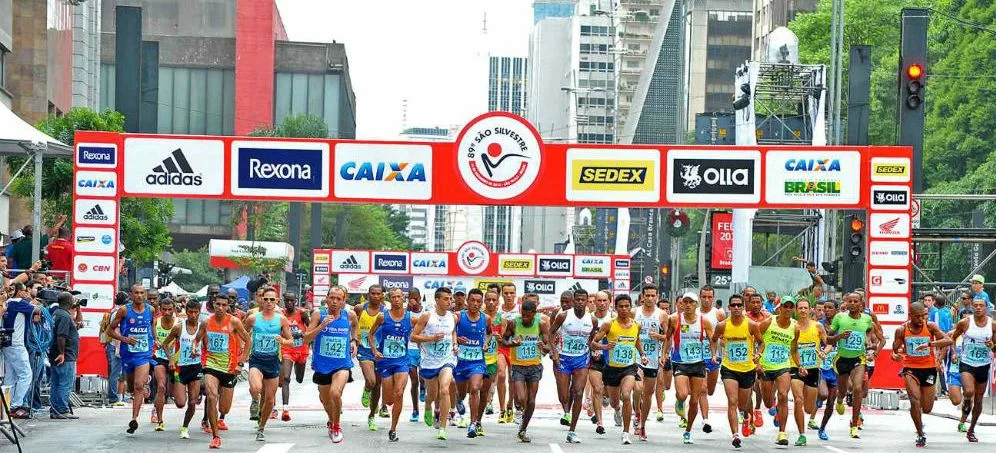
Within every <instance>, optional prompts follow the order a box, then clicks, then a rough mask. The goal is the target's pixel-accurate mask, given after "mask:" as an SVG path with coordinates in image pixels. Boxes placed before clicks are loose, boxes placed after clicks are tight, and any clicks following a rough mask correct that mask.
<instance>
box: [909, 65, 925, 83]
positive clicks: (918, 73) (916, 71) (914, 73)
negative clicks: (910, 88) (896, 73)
mask: <svg viewBox="0 0 996 453" xmlns="http://www.w3.org/2000/svg"><path fill="white" fill-rule="evenodd" d="M906 77H909V78H910V80H916V79H919V78H920V77H923V66H920V65H919V64H917V63H913V64H911V65H909V66H907V67H906Z"/></svg>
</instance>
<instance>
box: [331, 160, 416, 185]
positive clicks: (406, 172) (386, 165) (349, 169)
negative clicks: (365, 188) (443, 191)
mask: <svg viewBox="0 0 996 453" xmlns="http://www.w3.org/2000/svg"><path fill="white" fill-rule="evenodd" d="M339 176H341V177H342V179H345V180H347V181H398V182H411V181H421V182H425V180H426V178H425V166H423V165H422V164H421V163H419V162H346V163H345V164H343V165H342V167H340V168H339Z"/></svg>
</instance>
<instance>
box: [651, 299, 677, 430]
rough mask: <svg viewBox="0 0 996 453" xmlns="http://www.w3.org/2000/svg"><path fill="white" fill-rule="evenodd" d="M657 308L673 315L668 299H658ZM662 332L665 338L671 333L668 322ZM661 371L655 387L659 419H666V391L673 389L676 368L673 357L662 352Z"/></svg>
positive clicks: (666, 315) (659, 420) (667, 315)
mask: <svg viewBox="0 0 996 453" xmlns="http://www.w3.org/2000/svg"><path fill="white" fill-rule="evenodd" d="M657 308H660V309H661V312H662V313H663V314H664V316H665V317H669V316H671V301H669V300H667V299H660V300H658V301H657ZM661 327H662V329H661V334H663V335H664V337H665V338H667V337H669V336H670V335H671V333H670V332H668V331H667V323H665V324H664V325H663V326H661ZM659 369H660V371H659V372H658V374H657V388H656V389H655V392H654V393H655V394H656V400H657V421H658V422H663V421H664V391H666V390H671V381H672V380H673V379H674V370H672V369H671V358H670V357H668V356H667V354H661V360H660V365H659Z"/></svg>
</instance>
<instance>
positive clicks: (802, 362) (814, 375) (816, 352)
mask: <svg viewBox="0 0 996 453" xmlns="http://www.w3.org/2000/svg"><path fill="white" fill-rule="evenodd" d="M809 306H810V301H809V299H807V298H805V297H800V298H799V302H798V305H797V306H796V313H797V315H798V320H797V321H796V324H795V326H796V330H797V331H798V333H799V335H798V338H799V340H798V352H799V354H798V358H799V361H795V359H794V358H793V361H792V399H793V401H794V403H795V406H794V408H793V411H794V415H795V424H796V426H797V427H798V428H799V439H798V440H796V443H795V444H796V445H797V446H804V445H806V424H805V422H806V414H810V416H811V417H815V416H816V397H817V396H818V395H819V392H820V391H819V385H820V375H821V374H822V373H821V372H820V362H821V361H822V359H823V345H824V344H826V340H827V332H826V329H824V328H823V324H820V323H819V322H818V321H816V320H814V319H812V314H813V312H812V310H810V308H809ZM803 371H805V373H804V372H803Z"/></svg>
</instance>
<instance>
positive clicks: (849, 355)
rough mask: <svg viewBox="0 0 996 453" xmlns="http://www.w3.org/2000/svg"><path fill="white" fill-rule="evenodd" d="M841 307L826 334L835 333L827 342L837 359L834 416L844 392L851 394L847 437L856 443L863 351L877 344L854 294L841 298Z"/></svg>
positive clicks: (835, 364) (841, 402)
mask: <svg viewBox="0 0 996 453" xmlns="http://www.w3.org/2000/svg"><path fill="white" fill-rule="evenodd" d="M844 306H845V307H846V309H847V311H846V312H841V313H837V315H836V316H834V318H833V321H831V323H830V330H831V331H833V332H835V334H834V335H831V336H830V337H829V338H828V339H827V342H828V343H829V344H832V345H837V358H836V359H835V361H834V371H836V372H837V380H838V382H839V383H840V389H839V390H838V395H837V405H838V407H837V412H838V413H842V412H843V411H842V410H840V408H841V407H843V400H844V397H845V395H847V392H848V389H851V390H852V391H853V392H854V396H853V400H852V401H853V404H851V424H850V426H851V437H852V438H854V439H857V438H859V437H860V435H859V434H858V412H859V411H860V410H861V402H862V401H864V392H862V380H863V379H864V375H865V354H866V352H865V351H866V347H867V346H869V345H872V346H873V347H875V346H876V345H877V343H878V341H879V339H878V336H877V335H876V333H875V327H874V326H873V322H872V318H871V316H869V315H867V314H866V313H865V312H864V308H865V307H864V304H863V303H862V302H861V296H860V295H858V294H857V293H853V292H852V293H848V294H847V295H845V296H844Z"/></svg>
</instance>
